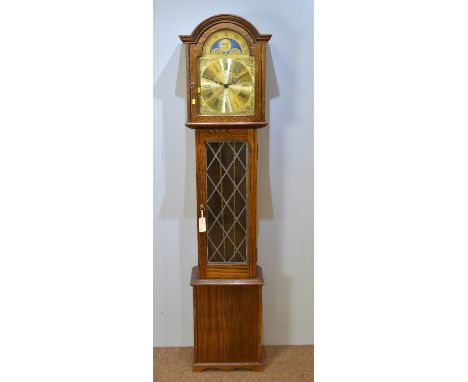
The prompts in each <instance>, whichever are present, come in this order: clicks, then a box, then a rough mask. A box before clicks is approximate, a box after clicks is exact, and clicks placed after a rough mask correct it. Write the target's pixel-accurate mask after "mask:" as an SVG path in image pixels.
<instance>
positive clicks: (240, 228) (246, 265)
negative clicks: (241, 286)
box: [196, 130, 257, 278]
mask: <svg viewBox="0 0 468 382" xmlns="http://www.w3.org/2000/svg"><path fill="white" fill-rule="evenodd" d="M256 133H257V132H256V130H229V132H227V131H226V130H203V131H197V132H196V137H197V138H196V140H197V142H196V145H197V150H196V151H197V200H198V208H199V217H201V214H202V213H203V215H204V216H205V217H206V231H204V232H200V229H199V232H198V252H199V253H198V259H199V272H200V277H201V278H205V277H208V278H225V277H233V278H247V277H255V276H256V275H255V271H256V268H255V264H256V232H255V231H256V208H255V204H256V203H255V198H256V179H255V178H256V162H257V142H256V138H257V137H256Z"/></svg>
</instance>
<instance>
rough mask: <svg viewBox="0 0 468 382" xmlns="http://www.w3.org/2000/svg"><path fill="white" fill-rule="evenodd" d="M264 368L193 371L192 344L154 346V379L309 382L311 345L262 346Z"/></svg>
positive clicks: (171, 381) (168, 381)
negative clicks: (261, 370) (258, 369)
mask: <svg viewBox="0 0 468 382" xmlns="http://www.w3.org/2000/svg"><path fill="white" fill-rule="evenodd" d="M263 361H264V364H265V371H263V372H255V371H249V370H234V371H218V370H205V371H202V372H192V362H193V348H191V347H177V348H176V347H170V348H154V349H153V379H154V381H155V382H178V381H182V382H191V381H206V382H234V381H235V382H239V381H242V382H243V381H252V382H257V381H268V382H295V381H298V382H299V381H301V382H302V381H307V382H312V381H313V379H314V347H313V346H312V345H309V346H265V347H264V360H263Z"/></svg>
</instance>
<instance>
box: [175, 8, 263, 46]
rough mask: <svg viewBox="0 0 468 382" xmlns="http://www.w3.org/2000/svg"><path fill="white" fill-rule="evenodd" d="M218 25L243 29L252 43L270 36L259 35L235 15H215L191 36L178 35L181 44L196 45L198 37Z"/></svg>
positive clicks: (253, 28) (198, 27)
mask: <svg viewBox="0 0 468 382" xmlns="http://www.w3.org/2000/svg"><path fill="white" fill-rule="evenodd" d="M220 23H232V24H236V25H239V26H240V27H241V28H243V29H245V30H246V31H247V32H248V33H249V34H250V36H251V37H252V39H253V40H254V41H256V42H257V41H265V42H266V41H269V40H270V38H271V34H261V33H260V32H259V31H258V30H257V28H255V26H254V25H253V24H252V23H250V22H249V21H247V20H246V19H244V18H242V17H239V16H236V15H215V16H212V17H210V18H208V19H206V20H205V21H203V22H201V23H200V24H198V25H197V27H196V28H195V29H194V30H193V32H192V34H191V35H180V36H179V37H180V39H181V41H182V42H184V43H186V44H196V43H197V42H198V39H199V38H200V36H201V35H202V34H203V33H204V32H205V31H206V30H207V29H208V28H210V27H212V26H214V25H217V24H220Z"/></svg>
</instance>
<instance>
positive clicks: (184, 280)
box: [153, 44, 197, 343]
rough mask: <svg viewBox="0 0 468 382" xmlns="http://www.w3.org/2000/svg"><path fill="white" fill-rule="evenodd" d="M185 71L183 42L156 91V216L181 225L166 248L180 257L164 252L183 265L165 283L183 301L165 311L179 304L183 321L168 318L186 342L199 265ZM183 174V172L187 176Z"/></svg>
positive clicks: (190, 326) (192, 159)
mask: <svg viewBox="0 0 468 382" xmlns="http://www.w3.org/2000/svg"><path fill="white" fill-rule="evenodd" d="M185 71H186V68H185V49H184V47H183V44H179V45H178V46H177V48H176V50H175V51H174V53H173V54H172V56H171V58H170V59H169V61H168V62H167V64H166V66H165V68H164V69H163V71H162V73H161V75H160V76H159V78H158V79H157V81H156V83H155V85H154V88H153V96H154V98H157V99H159V100H161V101H162V124H163V138H162V139H163V142H161V143H162V144H159V146H160V147H163V152H162V155H163V163H164V170H163V171H164V174H157V176H158V181H160V182H163V183H164V192H163V193H164V196H163V200H162V203H161V208H160V210H159V211H157V212H156V211H155V213H158V215H159V217H160V218H161V219H164V220H170V221H172V222H174V220H176V224H177V225H178V227H179V236H178V237H177V236H175V237H176V238H177V239H178V240H177V241H178V242H177V243H168V244H167V245H166V246H165V247H166V248H178V249H179V251H178V252H179V253H167V254H163V256H171V257H176V259H172V261H171V263H172V264H173V265H174V266H177V264H178V265H179V272H180V277H179V279H178V280H177V279H174V278H171V279H167V280H165V282H164V285H165V287H166V290H167V291H168V292H169V290H171V291H173V292H175V291H177V290H178V291H180V295H179V296H180V297H179V299H178V300H179V301H173V302H170V301H168V302H167V304H165V305H166V306H165V308H166V310H169V305H170V304H171V303H172V304H179V306H180V309H179V310H177V309H175V310H174V309H170V310H172V311H174V312H180V316H179V317H171V316H170V315H169V316H168V317H167V319H169V320H171V319H174V320H179V322H180V330H179V333H180V334H179V335H180V336H181V338H180V339H178V340H177V341H176V342H178V343H180V342H183V338H184V337H187V330H192V328H193V325H187V322H186V321H187V320H189V319H191V317H193V314H192V300H191V287H190V274H191V268H192V266H194V265H196V262H197V246H196V237H195V235H196V217H197V213H196V188H195V164H194V163H195V134H194V131H193V130H191V129H188V128H186V127H185V117H186V115H185V110H186V105H185V95H186V74H185V73H186V72H185ZM182 142H185V147H182V144H183V143H182ZM184 152H185V163H184V164H183V166H184V167H183V168H182V164H181V158H183V157H184V156H183V155H184V154H183V153H184ZM182 171H184V173H185V174H184V175H183V174H182ZM161 177H162V178H163V179H161ZM182 201H183V203H182ZM164 240H169V238H168V237H164ZM174 260H175V261H174ZM168 272H169V270H167V272H166V271H165V272H164V274H166V273H168ZM177 282H178V283H179V285H174V284H172V285H171V283H177ZM173 298H174V297H172V296H170V297H166V300H172V299H173ZM177 315H179V313H178V314H177ZM184 332H185V334H184ZM192 337H193V330H192Z"/></svg>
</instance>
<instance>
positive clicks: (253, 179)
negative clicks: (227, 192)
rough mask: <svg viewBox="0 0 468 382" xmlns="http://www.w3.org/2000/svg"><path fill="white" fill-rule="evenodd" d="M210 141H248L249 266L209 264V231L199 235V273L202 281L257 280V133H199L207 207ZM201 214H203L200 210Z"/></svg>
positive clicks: (200, 190)
mask: <svg viewBox="0 0 468 382" xmlns="http://www.w3.org/2000/svg"><path fill="white" fill-rule="evenodd" d="M210 141H246V142H247V146H248V151H247V158H248V159H247V263H246V264H209V263H208V260H207V248H206V240H207V239H206V235H207V233H206V232H198V272H199V273H198V274H199V277H200V278H255V277H257V275H256V272H257V130H254V129H232V130H227V129H215V130H197V131H196V132H195V144H196V148H195V151H196V174H197V203H198V206H200V205H202V204H203V205H206V169H205V161H206V159H205V144H206V142H210ZM198 213H199V214H200V211H198Z"/></svg>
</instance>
